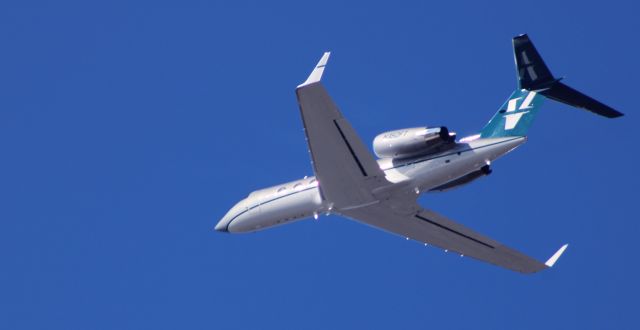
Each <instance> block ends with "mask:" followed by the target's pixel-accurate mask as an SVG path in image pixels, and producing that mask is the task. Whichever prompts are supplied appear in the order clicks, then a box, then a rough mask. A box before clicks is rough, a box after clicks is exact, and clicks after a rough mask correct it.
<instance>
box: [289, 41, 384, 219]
mask: <svg viewBox="0 0 640 330" xmlns="http://www.w3.org/2000/svg"><path fill="white" fill-rule="evenodd" d="M328 58H329V53H325V54H324V56H323V57H322V59H320V62H318V64H317V65H316V67H315V69H314V70H313V72H312V73H311V75H310V76H309V78H308V79H307V81H305V82H304V83H303V84H301V85H300V86H298V88H297V89H296V95H297V97H298V104H299V106H300V114H301V115H302V122H303V125H304V131H305V135H306V137H307V143H308V145H309V151H310V153H311V159H312V163H313V169H314V172H315V175H316V177H317V178H318V182H319V185H320V191H321V192H322V195H323V197H324V198H325V199H327V200H329V201H331V202H332V203H333V204H334V205H333V206H334V207H335V208H336V209H340V208H344V207H353V206H357V205H364V204H367V203H371V202H374V201H375V200H376V199H375V197H373V196H372V194H371V191H372V189H374V188H376V187H380V186H384V185H389V184H390V183H389V182H388V181H387V180H386V179H385V177H384V173H383V172H382V170H380V167H379V166H378V163H377V162H376V160H375V159H374V158H373V156H372V155H371V153H370V152H369V151H368V149H367V148H366V147H365V146H364V144H363V143H362V141H361V140H360V138H359V137H358V135H357V134H356V132H355V131H354V129H353V128H352V127H351V125H350V124H349V122H348V121H347V120H346V119H345V118H344V117H343V116H342V114H341V113H340V110H338V107H337V106H336V105H335V103H334V102H333V100H332V99H331V97H330V96H329V94H328V93H327V91H326V89H325V88H324V86H322V84H321V83H320V78H321V76H322V73H323V71H324V66H325V65H326V63H327V60H328Z"/></svg>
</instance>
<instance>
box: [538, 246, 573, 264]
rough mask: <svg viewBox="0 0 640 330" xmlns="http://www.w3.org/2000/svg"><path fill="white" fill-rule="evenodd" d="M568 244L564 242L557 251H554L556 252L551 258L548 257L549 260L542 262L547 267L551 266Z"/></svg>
mask: <svg viewBox="0 0 640 330" xmlns="http://www.w3.org/2000/svg"><path fill="white" fill-rule="evenodd" d="M568 246H569V244H565V245H563V246H562V247H561V248H560V249H558V251H556V253H554V254H553V255H552V256H551V258H549V260H547V262H545V263H544V264H545V265H547V267H553V265H554V264H555V263H556V261H558V259H560V256H562V254H563V253H564V250H566V249H567V247H568Z"/></svg>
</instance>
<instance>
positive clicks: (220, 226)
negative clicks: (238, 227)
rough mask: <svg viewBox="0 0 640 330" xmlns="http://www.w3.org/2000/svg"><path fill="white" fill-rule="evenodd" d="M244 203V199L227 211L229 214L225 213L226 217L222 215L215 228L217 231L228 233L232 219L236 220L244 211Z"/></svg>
mask: <svg viewBox="0 0 640 330" xmlns="http://www.w3.org/2000/svg"><path fill="white" fill-rule="evenodd" d="M243 205H244V200H242V201H240V202H238V204H236V205H234V206H233V207H232V208H231V209H230V210H229V211H228V212H227V214H225V215H224V217H222V219H220V221H218V223H217V224H216V226H215V228H214V229H215V230H216V231H220V232H224V233H228V232H229V225H230V223H231V222H232V221H234V219H235V218H237V217H238V216H239V215H240V214H241V213H242V209H243ZM236 220H237V219H236ZM234 223H235V222H234Z"/></svg>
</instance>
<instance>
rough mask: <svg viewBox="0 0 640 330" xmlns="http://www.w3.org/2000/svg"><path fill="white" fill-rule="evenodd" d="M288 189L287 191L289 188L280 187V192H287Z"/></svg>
mask: <svg viewBox="0 0 640 330" xmlns="http://www.w3.org/2000/svg"><path fill="white" fill-rule="evenodd" d="M286 189H287V187H280V188H278V192H283V191H285V190H286Z"/></svg>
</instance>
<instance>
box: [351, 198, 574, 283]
mask: <svg viewBox="0 0 640 330" xmlns="http://www.w3.org/2000/svg"><path fill="white" fill-rule="evenodd" d="M406 198H407V199H404V200H400V199H397V198H392V199H389V200H386V201H382V202H380V203H378V204H375V205H370V206H366V207H362V208H358V209H351V210H346V211H341V212H339V213H340V214H341V215H344V216H346V217H348V218H351V219H353V220H356V221H358V222H361V223H364V224H367V225H370V226H373V227H376V228H378V229H382V230H386V231H388V232H391V233H394V234H397V235H401V236H403V237H407V238H410V239H413V240H416V241H419V242H422V243H426V244H431V245H435V246H437V247H440V248H442V249H444V250H445V251H447V250H448V251H451V252H455V253H457V254H460V255H463V256H468V257H472V258H474V259H478V260H481V261H484V262H488V263H491V264H494V265H497V266H500V267H504V268H507V269H511V270H514V271H518V272H521V273H535V272H537V271H540V270H543V269H546V268H549V267H551V266H553V264H554V263H555V262H556V261H557V260H558V258H560V255H561V254H562V253H563V252H564V250H565V249H566V248H567V246H568V245H567V244H565V245H564V246H562V247H561V248H560V249H559V250H558V251H557V252H556V253H555V254H554V255H553V256H552V257H551V258H549V260H547V262H545V263H542V262H540V261H538V260H535V259H533V258H531V257H529V256H526V255H524V254H522V253H520V252H518V251H516V250H514V249H511V248H509V247H507V246H505V245H503V244H501V243H499V242H497V241H495V240H493V239H491V238H488V237H486V236H483V235H481V234H479V233H477V232H475V231H473V230H471V229H469V228H467V227H465V226H463V225H461V224H459V223H456V222H455V221H453V220H450V219H448V218H446V217H445V216H442V215H440V214H438V213H436V212H433V211H431V210H428V209H425V208H422V207H420V206H419V205H418V204H417V202H415V201H414V202H411V201H410V197H409V196H406Z"/></svg>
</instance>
